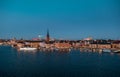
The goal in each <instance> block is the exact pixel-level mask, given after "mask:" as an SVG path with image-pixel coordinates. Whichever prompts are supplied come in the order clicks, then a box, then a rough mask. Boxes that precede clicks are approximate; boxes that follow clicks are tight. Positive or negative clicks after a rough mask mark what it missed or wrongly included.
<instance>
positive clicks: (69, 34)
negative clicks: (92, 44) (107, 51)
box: [0, 0, 120, 39]
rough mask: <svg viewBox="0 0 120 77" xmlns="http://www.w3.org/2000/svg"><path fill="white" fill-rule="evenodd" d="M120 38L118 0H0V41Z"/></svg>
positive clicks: (119, 6) (119, 4) (119, 2)
mask: <svg viewBox="0 0 120 77" xmlns="http://www.w3.org/2000/svg"><path fill="white" fill-rule="evenodd" d="M47 29H49V31H50V36H51V37H53V38H61V39H82V38H86V37H89V36H90V37H93V38H103V39H108V38H111V39H120V30H119V29H120V1H119V0H0V38H12V37H17V38H34V37H37V36H38V35H43V37H45V36H46V31H47Z"/></svg>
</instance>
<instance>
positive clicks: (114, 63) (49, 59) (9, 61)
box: [0, 46, 120, 77]
mask: <svg viewBox="0 0 120 77" xmlns="http://www.w3.org/2000/svg"><path fill="white" fill-rule="evenodd" d="M119 71H120V54H116V53H101V52H88V51H80V50H75V51H73V50H72V51H64V52H63V51H60V52H58V51H33V52H32V51H17V50H16V49H14V48H11V47H5V46H3V47H0V77H1V76H2V77H9V76H10V77H50V76H52V77H53V76H57V77H58V76H59V77H89V76H91V77H106V76H108V77H120V72H119Z"/></svg>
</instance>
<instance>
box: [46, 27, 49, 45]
mask: <svg viewBox="0 0 120 77" xmlns="http://www.w3.org/2000/svg"><path fill="white" fill-rule="evenodd" d="M49 41H50V35H49V30H48V29H47V36H46V42H47V43H49Z"/></svg>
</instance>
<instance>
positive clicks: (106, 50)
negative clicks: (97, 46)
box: [102, 49, 111, 52]
mask: <svg viewBox="0 0 120 77" xmlns="http://www.w3.org/2000/svg"><path fill="white" fill-rule="evenodd" d="M102 51H103V52H111V50H110V49H103V50H102Z"/></svg>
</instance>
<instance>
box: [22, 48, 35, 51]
mask: <svg viewBox="0 0 120 77" xmlns="http://www.w3.org/2000/svg"><path fill="white" fill-rule="evenodd" d="M20 50H21V51H22V50H23V51H34V50H37V48H32V47H23V48H20Z"/></svg>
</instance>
